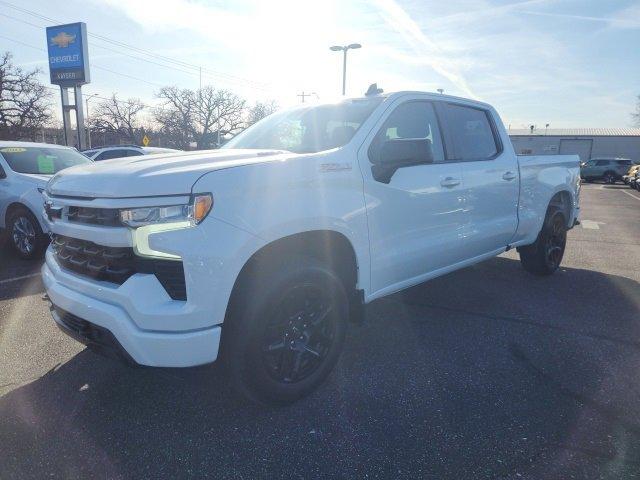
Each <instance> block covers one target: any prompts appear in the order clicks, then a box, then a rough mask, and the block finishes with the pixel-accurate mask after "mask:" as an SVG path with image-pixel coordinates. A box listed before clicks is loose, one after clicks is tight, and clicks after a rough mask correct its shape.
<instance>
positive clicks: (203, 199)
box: [120, 193, 213, 260]
mask: <svg viewBox="0 0 640 480" xmlns="http://www.w3.org/2000/svg"><path fill="white" fill-rule="evenodd" d="M212 206H213V197H212V196H211V194H210V193H205V194H199V195H194V196H192V197H191V201H190V202H189V203H188V204H186V205H168V206H163V207H142V208H130V209H126V210H120V220H121V221H122V223H124V224H125V225H128V226H130V227H133V229H134V230H132V234H133V249H134V251H135V252H136V254H137V255H140V256H143V257H153V258H166V259H173V260H179V259H180V257H179V256H178V255H175V254H172V253H169V252H161V251H159V250H154V249H152V248H151V247H150V246H149V236H150V235H153V234H154V233H161V232H168V231H170V230H179V229H182V228H189V227H194V226H196V225H198V224H199V223H200V222H202V221H203V220H204V219H205V218H206V216H207V215H208V214H209V211H210V210H211V207H212Z"/></svg>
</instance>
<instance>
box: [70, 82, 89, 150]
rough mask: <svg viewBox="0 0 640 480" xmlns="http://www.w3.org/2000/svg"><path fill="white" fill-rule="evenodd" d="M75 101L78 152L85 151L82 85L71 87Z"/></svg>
mask: <svg viewBox="0 0 640 480" xmlns="http://www.w3.org/2000/svg"><path fill="white" fill-rule="evenodd" d="M73 90H74V93H75V97H76V98H75V101H76V124H77V127H78V150H80V151H82V150H86V148H87V142H86V137H85V130H84V110H83V108H82V85H76V86H75V87H73Z"/></svg>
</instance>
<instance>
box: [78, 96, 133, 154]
mask: <svg viewBox="0 0 640 480" xmlns="http://www.w3.org/2000/svg"><path fill="white" fill-rule="evenodd" d="M144 109H145V105H144V104H143V103H142V102H141V101H140V100H139V99H137V98H130V99H128V100H126V101H122V100H118V98H117V96H116V94H115V93H114V94H113V95H112V96H111V98H110V99H107V100H103V101H102V102H100V103H98V105H97V106H96V107H95V108H94V109H93V114H92V115H91V118H90V119H89V125H90V128H91V129H92V130H93V131H95V132H99V133H103V134H106V135H109V136H111V137H113V138H115V139H116V140H117V141H122V140H124V141H126V142H129V143H135V144H139V143H140V142H141V141H142V137H143V136H144V129H143V128H142V126H141V123H140V122H141V120H140V116H139V114H140V112H142V111H143V110H144Z"/></svg>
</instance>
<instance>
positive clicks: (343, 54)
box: [329, 43, 362, 95]
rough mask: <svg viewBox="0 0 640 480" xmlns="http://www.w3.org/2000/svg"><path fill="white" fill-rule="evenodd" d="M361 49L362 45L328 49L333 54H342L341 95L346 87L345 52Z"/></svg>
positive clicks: (338, 46)
mask: <svg viewBox="0 0 640 480" xmlns="http://www.w3.org/2000/svg"><path fill="white" fill-rule="evenodd" d="M361 47H362V45H360V44H359V43H352V44H350V45H344V46H340V45H334V46H333V47H329V50H331V51H333V52H342V95H344V94H345V91H346V87H347V51H348V50H352V49H353V50H355V49H356V48H361Z"/></svg>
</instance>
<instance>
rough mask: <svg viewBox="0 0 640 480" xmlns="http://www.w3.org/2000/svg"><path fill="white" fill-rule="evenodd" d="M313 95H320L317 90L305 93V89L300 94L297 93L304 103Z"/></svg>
mask: <svg viewBox="0 0 640 480" xmlns="http://www.w3.org/2000/svg"><path fill="white" fill-rule="evenodd" d="M313 95H315V96H316V97H317V96H318V94H317V93H316V92H311V93H304V90H303V91H302V92H301V93H299V94H298V95H296V96H297V97H300V98H301V99H302V103H304V99H305V98H307V97H312V96H313Z"/></svg>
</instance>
